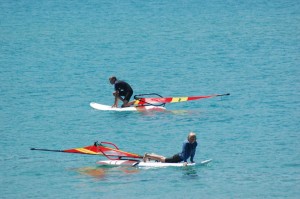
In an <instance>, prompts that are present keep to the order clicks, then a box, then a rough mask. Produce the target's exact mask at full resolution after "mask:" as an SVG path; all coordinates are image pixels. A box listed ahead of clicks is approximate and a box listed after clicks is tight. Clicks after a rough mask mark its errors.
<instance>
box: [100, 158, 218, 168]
mask: <svg viewBox="0 0 300 199" xmlns="http://www.w3.org/2000/svg"><path fill="white" fill-rule="evenodd" d="M211 161H212V160H211V159H210V160H204V161H201V162H200V163H198V164H200V165H206V164H208V163H209V162H211ZM97 164H99V165H110V166H137V167H183V166H184V165H183V162H179V163H163V162H153V161H150V162H143V161H141V162H137V161H133V160H101V161H98V162H97ZM198 164H196V163H188V165H187V166H195V165H198Z"/></svg>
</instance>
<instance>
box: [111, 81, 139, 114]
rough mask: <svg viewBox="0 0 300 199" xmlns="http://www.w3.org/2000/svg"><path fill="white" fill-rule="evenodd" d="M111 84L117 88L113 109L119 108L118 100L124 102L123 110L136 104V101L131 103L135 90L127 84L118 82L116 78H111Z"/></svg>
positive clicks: (114, 94) (114, 93)
mask: <svg viewBox="0 0 300 199" xmlns="http://www.w3.org/2000/svg"><path fill="white" fill-rule="evenodd" d="M109 82H110V83H111V84H112V85H114V87H115V91H114V92H113V96H115V101H114V104H113V105H112V107H118V100H121V101H122V102H123V105H122V108H123V107H129V106H131V105H133V104H134V101H132V102H129V100H130V98H131V96H132V94H133V90H132V88H131V86H130V85H129V84H128V83H127V82H125V81H120V80H117V78H116V77H115V76H112V77H110V78H109ZM122 96H123V97H122Z"/></svg>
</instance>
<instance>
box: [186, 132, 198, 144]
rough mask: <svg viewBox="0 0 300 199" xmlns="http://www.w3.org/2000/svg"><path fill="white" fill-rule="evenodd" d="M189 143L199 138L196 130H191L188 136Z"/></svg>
mask: <svg viewBox="0 0 300 199" xmlns="http://www.w3.org/2000/svg"><path fill="white" fill-rule="evenodd" d="M187 139H188V141H189V143H194V142H195V141H196V140H197V139H196V133H194V132H190V133H189V134H188V137H187Z"/></svg>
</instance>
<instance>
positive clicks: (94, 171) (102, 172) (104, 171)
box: [71, 166, 139, 180]
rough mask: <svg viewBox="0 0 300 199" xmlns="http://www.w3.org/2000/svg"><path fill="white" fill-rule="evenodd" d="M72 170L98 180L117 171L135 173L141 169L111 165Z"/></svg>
mask: <svg viewBox="0 0 300 199" xmlns="http://www.w3.org/2000/svg"><path fill="white" fill-rule="evenodd" d="M71 170H73V171H76V172H77V173H79V174H81V175H84V176H90V177H93V178H95V179H98V180H99V179H103V178H104V177H107V176H109V175H113V174H116V173H120V174H134V173H138V172H139V170H138V169H136V167H111V166H101V167H99V166H98V167H83V168H74V169H71Z"/></svg>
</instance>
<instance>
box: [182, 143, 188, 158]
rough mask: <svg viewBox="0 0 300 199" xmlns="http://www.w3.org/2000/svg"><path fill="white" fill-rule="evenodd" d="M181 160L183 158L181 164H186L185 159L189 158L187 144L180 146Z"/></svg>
mask: <svg viewBox="0 0 300 199" xmlns="http://www.w3.org/2000/svg"><path fill="white" fill-rule="evenodd" d="M182 156H183V157H182V158H183V162H187V159H188V157H189V154H188V144H187V142H184V143H183V145H182Z"/></svg>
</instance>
